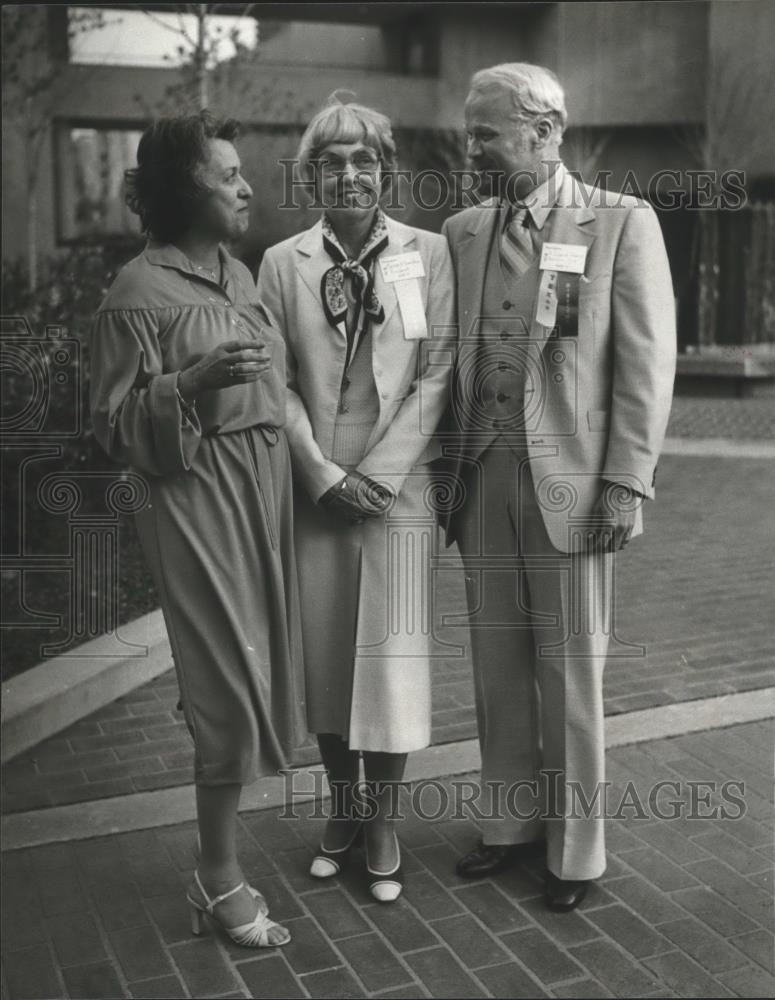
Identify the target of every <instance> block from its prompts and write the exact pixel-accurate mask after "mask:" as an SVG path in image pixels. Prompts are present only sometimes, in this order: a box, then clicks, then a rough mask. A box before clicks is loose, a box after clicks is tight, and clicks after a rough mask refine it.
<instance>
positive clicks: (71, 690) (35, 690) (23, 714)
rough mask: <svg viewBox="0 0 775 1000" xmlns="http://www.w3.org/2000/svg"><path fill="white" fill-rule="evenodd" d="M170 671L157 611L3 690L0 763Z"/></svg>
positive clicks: (48, 662) (56, 659)
mask: <svg viewBox="0 0 775 1000" xmlns="http://www.w3.org/2000/svg"><path fill="white" fill-rule="evenodd" d="M171 667H172V654H171V652H170V648H169V643H168V642H167V632H166V629H165V627H164V620H163V618H162V613H161V611H158V610H157V611H152V612H151V613H150V614H147V615H143V617H142V618H137V619H135V620H134V621H133V622H130V623H129V624H127V625H122V626H121V629H120V633H111V634H109V635H101V636H99V637H98V638H96V639H92V640H91V641H90V642H86V643H84V644H83V645H81V646H78V647H77V648H75V649H74V650H73V652H72V653H70V654H67V655H61V656H56V657H54V658H52V659H50V660H46V661H45V663H40V664H39V665H38V666H37V667H33V668H32V669H31V670H26V671H25V672H24V673H23V674H19V675H18V677H12V678H11V679H10V680H9V681H7V682H6V683H5V684H3V703H2V714H1V716H0V718H1V719H2V752H1V754H0V759H1V760H2V762H3V763H5V762H6V761H7V760H10V759H11V758H12V757H15V756H17V755H18V754H20V753H22V752H23V751H24V750H28V749H29V748H30V747H33V746H35V745H36V744H38V743H40V742H41V741H42V740H45V739H48V737H49V736H53V735H54V733H58V732H59V731H60V730H62V729H65V728H66V727H67V726H69V725H72V723H74V722H77V721H78V720H79V719H82V718H83V717H84V716H85V715H89V714H90V713H91V712H95V711H96V710H97V709H98V708H102V707H103V706H104V705H108V704H110V702H112V701H115V700H116V698H119V697H121V695H123V694H127V692H129V691H132V690H134V688H136V687H139V686H140V685H141V684H145V683H146V682H147V681H150V680H153V679H154V677H158V676H159V674H163V673H165V672H166V671H167V670H169V669H170V668H171Z"/></svg>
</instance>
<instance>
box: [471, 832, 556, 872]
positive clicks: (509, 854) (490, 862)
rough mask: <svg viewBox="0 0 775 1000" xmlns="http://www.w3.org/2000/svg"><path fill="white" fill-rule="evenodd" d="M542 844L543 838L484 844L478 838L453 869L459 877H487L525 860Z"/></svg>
mask: <svg viewBox="0 0 775 1000" xmlns="http://www.w3.org/2000/svg"><path fill="white" fill-rule="evenodd" d="M543 846H544V841H543V840H537V841H531V842H530V843H527V844H485V843H483V842H482V841H481V840H480V841H479V843H478V844H477V845H476V847H475V848H474V849H473V851H471V853H470V854H466V856H465V857H464V858H461V859H460V861H458V863H457V867H456V869H455V870H456V871H457V873H458V875H460V876H461V878H487V876H488V875H497V874H498V872H502V871H505V870H506V869H507V868H511V867H512V866H513V865H517V864H519V863H520V862H521V861H527V860H528V858H531V857H534V856H535V854H536V853H537V852H538V851H539V850H540V849H541V848H542V847H543Z"/></svg>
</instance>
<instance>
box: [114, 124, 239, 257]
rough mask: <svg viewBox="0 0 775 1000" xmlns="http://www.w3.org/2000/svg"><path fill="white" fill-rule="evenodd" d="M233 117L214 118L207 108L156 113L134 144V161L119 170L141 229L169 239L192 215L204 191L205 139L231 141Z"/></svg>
mask: <svg viewBox="0 0 775 1000" xmlns="http://www.w3.org/2000/svg"><path fill="white" fill-rule="evenodd" d="M239 129H240V125H239V122H238V121H236V120H235V119H234V118H226V119H218V118H215V117H213V115H211V114H210V113H209V112H207V111H200V112H199V114H196V115H185V116H179V117H175V118H160V119H158V120H157V121H155V122H154V123H153V124H152V125H150V126H149V127H148V128H147V129H146V130H145V132H143V134H142V137H141V138H140V144H139V145H138V147H137V166H136V167H133V168H132V169H131V170H127V171H125V173H124V180H125V183H126V194H125V200H126V203H127V205H128V206H129V208H130V209H131V210H132V211H133V212H134V213H135V214H136V215H139V216H140V222H141V224H142V228H143V232H144V233H147V234H148V235H149V236H151V237H153V239H156V240H161V241H162V242H164V243H168V242H170V241H171V240H174V239H175V238H176V237H178V236H180V234H181V233H182V232H184V231H185V229H186V227H187V226H188V225H189V223H190V221H191V211H192V209H193V208H194V207H195V206H196V204H197V202H198V201H199V200H200V199H201V197H202V195H203V194H204V193H205V191H206V188H205V187H204V185H203V184H202V183H201V181H200V180H199V176H198V169H197V168H198V167H200V166H201V165H202V164H204V163H206V162H207V158H208V149H207V143H208V141H209V140H210V139H225V140H226V141H227V142H231V141H232V140H233V139H235V138H236V137H237V135H238V134H239Z"/></svg>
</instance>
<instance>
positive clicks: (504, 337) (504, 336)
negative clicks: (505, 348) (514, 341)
mask: <svg viewBox="0 0 775 1000" xmlns="http://www.w3.org/2000/svg"><path fill="white" fill-rule="evenodd" d="M508 339H509V333H508V330H501V340H508Z"/></svg>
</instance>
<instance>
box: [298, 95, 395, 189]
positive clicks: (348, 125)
mask: <svg viewBox="0 0 775 1000" xmlns="http://www.w3.org/2000/svg"><path fill="white" fill-rule="evenodd" d="M336 95H337V92H334V93H333V94H332V95H331V96H330V97H329V99H328V103H327V104H326V105H325V107H323V108H321V109H320V111H318V113H317V114H316V115H315V116H314V118H313V119H312V121H311V122H310V123H309V125H308V126H307V128H306V129H305V131H304V135H302V137H301V140H300V142H299V149H298V152H297V154H296V157H297V160H298V169H299V172H300V174H301V176H302V177H303V178H304V179H305V180H307V181H312V180H313V179H314V169H313V163H314V161H315V160H316V159H317V158H318V156H319V155H320V153H321V152H322V151H323V150H324V149H325V148H326V146H328V145H330V144H331V143H332V142H362V143H363V144H364V145H366V146H371V148H372V149H373V150H374V151H375V152H376V153H377V155H378V156H379V159H380V163H381V165H382V172H383V174H391V173H393V172H394V171H395V169H396V143H395V140H394V139H393V132H392V129H391V126H390V119H389V118H388V117H387V115H383V114H382V112H381V111H375V109H374V108H368V107H366V106H365V105H363V104H345V103H344V102H343V101H341V100H340V99H339V98H338V97H337V96H336Z"/></svg>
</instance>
